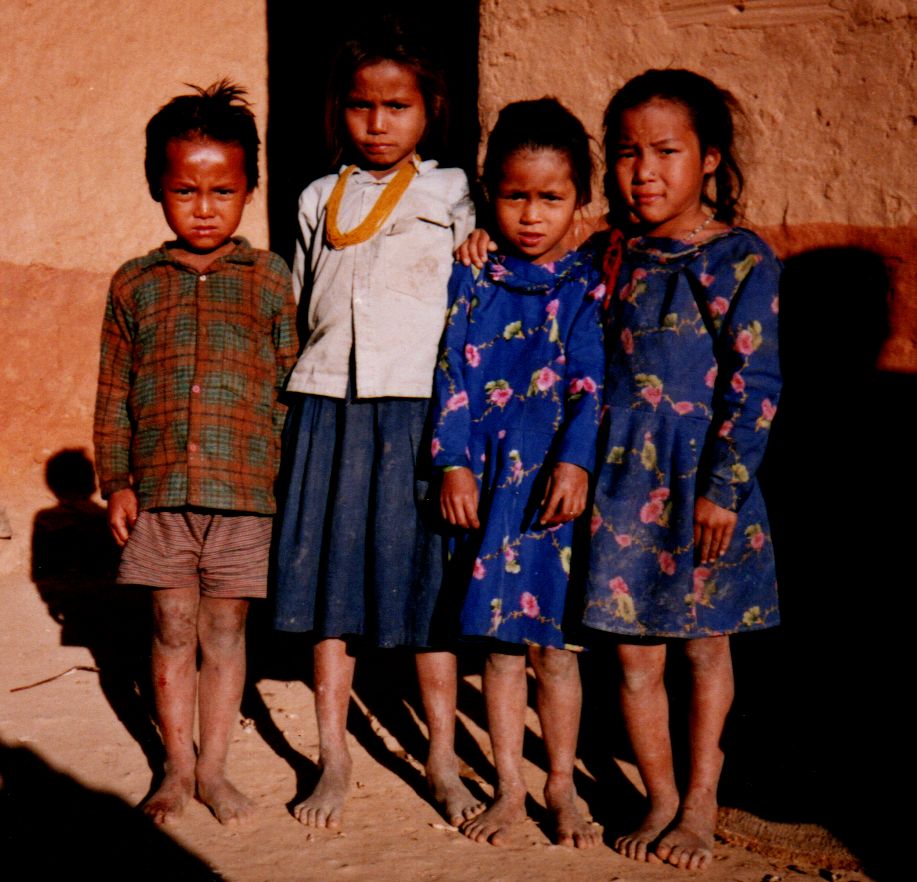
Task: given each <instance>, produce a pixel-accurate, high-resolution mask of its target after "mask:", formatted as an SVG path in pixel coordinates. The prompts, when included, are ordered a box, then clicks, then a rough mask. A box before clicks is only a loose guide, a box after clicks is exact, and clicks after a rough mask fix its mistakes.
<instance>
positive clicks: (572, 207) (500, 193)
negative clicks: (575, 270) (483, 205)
mask: <svg viewBox="0 0 917 882" xmlns="http://www.w3.org/2000/svg"><path fill="white" fill-rule="evenodd" d="M571 172H572V169H571V168H570V160H569V159H568V158H567V156H566V155H565V154H564V153H559V152H558V151H556V150H537V151H531V150H524V151H520V152H518V153H513V154H511V155H510V156H509V157H508V158H507V159H506V161H505V162H504V163H503V174H502V177H501V178H500V184H499V186H498V187H497V192H496V194H495V196H494V199H493V205H494V210H495V211H496V215H497V226H499V228H500V232H501V233H502V234H503V238H504V240H505V241H506V242H507V243H508V244H509V245H510V246H511V247H512V248H513V249H514V250H515V251H516V252H518V254H519V255H520V256H522V257H525V258H527V259H528V260H530V261H531V262H532V263H550V262H551V261H553V260H557V258H558V257H562V256H563V255H564V254H566V253H567V251H569V250H570V248H572V247H573V244H574V243H571V242H570V241H568V235H567V234H568V233H569V232H570V229H571V227H572V225H573V215H574V212H575V211H576V209H577V207H578V205H579V200H578V198H577V192H576V186H575V185H574V183H573V176H572V174H571Z"/></svg>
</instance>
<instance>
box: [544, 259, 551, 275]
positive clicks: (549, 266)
mask: <svg viewBox="0 0 917 882" xmlns="http://www.w3.org/2000/svg"><path fill="white" fill-rule="evenodd" d="M542 266H543V267H544V268H545V270H546V271H547V272H549V273H553V272H554V261H553V260H551V261H549V262H548V263H543V264H542Z"/></svg>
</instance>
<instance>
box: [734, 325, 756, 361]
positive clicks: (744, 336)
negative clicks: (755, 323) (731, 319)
mask: <svg viewBox="0 0 917 882" xmlns="http://www.w3.org/2000/svg"><path fill="white" fill-rule="evenodd" d="M735 350H736V352H739V353H741V354H742V355H751V354H752V352H754V351H755V338H754V337H753V336H752V333H751V331H747V330H746V331H739V333H738V334H737V335H736V342H735Z"/></svg>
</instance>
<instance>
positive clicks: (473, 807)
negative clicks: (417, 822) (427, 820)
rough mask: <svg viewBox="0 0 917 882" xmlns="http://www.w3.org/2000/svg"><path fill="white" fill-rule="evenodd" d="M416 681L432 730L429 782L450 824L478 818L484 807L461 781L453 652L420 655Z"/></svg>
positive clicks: (428, 771) (417, 660)
mask: <svg viewBox="0 0 917 882" xmlns="http://www.w3.org/2000/svg"><path fill="white" fill-rule="evenodd" d="M416 662H417V680H418V682H419V683H420V697H421V699H422V701H423V709H424V715H425V716H426V718H427V727H428V728H429V730H430V750H429V754H428V755H427V769H426V771H427V783H428V784H429V786H430V791H431V793H432V794H433V798H434V799H435V800H436V802H437V804H438V805H439V806H441V807H442V810H443V813H444V814H445V816H446V818H447V819H448V821H449V823H450V824H456V825H458V824H461V823H462V822H463V821H467V820H470V819H471V818H473V817H475V815H479V814H480V813H481V812H482V811H483V810H484V806H483V804H482V803H480V802H479V801H478V800H477V799H475V798H474V797H473V796H472V795H471V793H470V792H469V791H468V788H467V787H466V786H465V785H464V784H463V783H462V781H461V778H459V774H458V770H459V762H458V757H457V756H456V755H455V704H456V692H457V689H458V670H457V668H458V665H457V662H456V658H455V654H454V653H451V652H418V653H417V655H416Z"/></svg>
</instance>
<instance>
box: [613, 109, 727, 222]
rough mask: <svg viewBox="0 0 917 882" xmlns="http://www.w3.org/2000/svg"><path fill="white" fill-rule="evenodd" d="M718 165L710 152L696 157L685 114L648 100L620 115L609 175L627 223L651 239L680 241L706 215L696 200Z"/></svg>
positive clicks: (695, 141) (694, 140)
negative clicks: (613, 177)
mask: <svg viewBox="0 0 917 882" xmlns="http://www.w3.org/2000/svg"><path fill="white" fill-rule="evenodd" d="M719 163H720V155H719V151H717V150H716V149H714V148H710V149H708V150H707V152H706V154H705V155H704V156H701V152H700V141H699V140H698V137H697V132H695V131H694V126H693V124H692V122H691V117H690V116H689V114H688V111H687V110H686V109H685V108H684V107H682V106H681V105H680V104H676V103H675V102H673V101H666V100H664V99H658V98H656V99H653V100H652V101H650V102H649V103H647V104H643V105H641V106H640V107H634V108H632V109H630V110H625V111H624V113H623V114H622V115H621V134H620V138H619V139H618V145H617V159H616V160H615V175H616V177H617V182H618V189H619V192H620V194H621V196H622V197H623V199H624V201H625V203H626V204H627V207H628V208H629V210H630V213H631V217H632V219H633V220H634V221H635V222H636V223H638V224H640V225H642V226H643V227H644V228H645V230H644V232H646V233H648V234H651V235H654V236H670V237H678V236H685V235H687V234H688V233H690V232H691V231H692V230H693V229H694V228H695V227H696V226H697V225H698V224H699V223H702V222H703V220H704V219H705V217H706V214H705V213H704V211H703V210H702V208H701V194H702V193H703V189H704V181H705V179H706V177H707V175H710V174H713V172H714V171H715V170H716V167H717V166H718V165H719Z"/></svg>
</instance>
